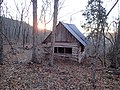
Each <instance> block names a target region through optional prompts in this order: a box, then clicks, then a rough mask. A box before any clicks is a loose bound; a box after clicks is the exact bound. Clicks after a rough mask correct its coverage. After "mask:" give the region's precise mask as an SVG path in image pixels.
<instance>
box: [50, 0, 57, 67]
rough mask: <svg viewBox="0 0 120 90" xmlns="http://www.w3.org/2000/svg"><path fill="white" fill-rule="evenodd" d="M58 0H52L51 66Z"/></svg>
mask: <svg viewBox="0 0 120 90" xmlns="http://www.w3.org/2000/svg"><path fill="white" fill-rule="evenodd" d="M58 2H59V0H54V13H53V31H52V36H51V63H50V65H51V66H53V63H54V45H55V30H56V24H57V15H58Z"/></svg>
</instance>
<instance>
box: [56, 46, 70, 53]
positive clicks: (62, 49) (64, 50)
mask: <svg viewBox="0 0 120 90" xmlns="http://www.w3.org/2000/svg"><path fill="white" fill-rule="evenodd" d="M54 53H66V54H72V48H67V47H55V48H54Z"/></svg>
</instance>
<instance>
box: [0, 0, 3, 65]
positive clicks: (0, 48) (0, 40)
mask: <svg viewBox="0 0 120 90" xmlns="http://www.w3.org/2000/svg"><path fill="white" fill-rule="evenodd" d="M2 2H3V0H0V64H3V35H2V16H1V4H2Z"/></svg>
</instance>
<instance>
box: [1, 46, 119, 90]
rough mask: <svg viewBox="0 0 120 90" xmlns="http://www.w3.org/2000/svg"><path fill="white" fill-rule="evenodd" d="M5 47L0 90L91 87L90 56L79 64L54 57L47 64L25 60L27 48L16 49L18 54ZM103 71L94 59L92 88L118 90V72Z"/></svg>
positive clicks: (63, 89) (27, 53)
mask: <svg viewBox="0 0 120 90" xmlns="http://www.w3.org/2000/svg"><path fill="white" fill-rule="evenodd" d="M5 49H6V52H4V53H5V56H4V58H5V60H4V64H3V65H0V90H94V88H93V85H92V84H93V83H92V81H93V79H92V77H93V67H92V64H91V62H92V61H91V60H88V61H89V62H88V61H86V62H84V63H82V64H78V63H77V62H73V61H70V60H55V62H54V66H53V67H50V66H49V65H48V61H43V62H42V64H28V63H27V62H29V60H30V58H31V56H30V55H31V51H30V50H22V49H18V52H17V54H16V55H12V54H11V52H10V50H9V49H8V48H5ZM106 71H108V70H107V69H106V68H104V69H103V68H102V67H101V66H100V62H97V68H96V77H95V78H96V79H95V90H120V76H119V75H117V74H115V75H113V74H110V73H106ZM118 72H119V70H118Z"/></svg>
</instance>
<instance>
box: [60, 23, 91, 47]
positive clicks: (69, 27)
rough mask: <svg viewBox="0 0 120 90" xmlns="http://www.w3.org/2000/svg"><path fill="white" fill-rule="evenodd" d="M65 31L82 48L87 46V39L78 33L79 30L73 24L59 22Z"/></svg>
mask: <svg viewBox="0 0 120 90" xmlns="http://www.w3.org/2000/svg"><path fill="white" fill-rule="evenodd" d="M61 23H62V24H63V25H64V27H65V28H66V30H68V31H69V32H70V33H71V34H72V35H73V36H74V37H75V38H76V39H77V40H78V41H79V42H80V43H82V44H83V45H84V46H86V45H88V44H89V41H88V39H87V38H86V37H85V36H84V35H83V34H82V33H81V32H80V31H79V29H78V28H77V27H76V26H75V25H74V24H67V23H63V22H61Z"/></svg>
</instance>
